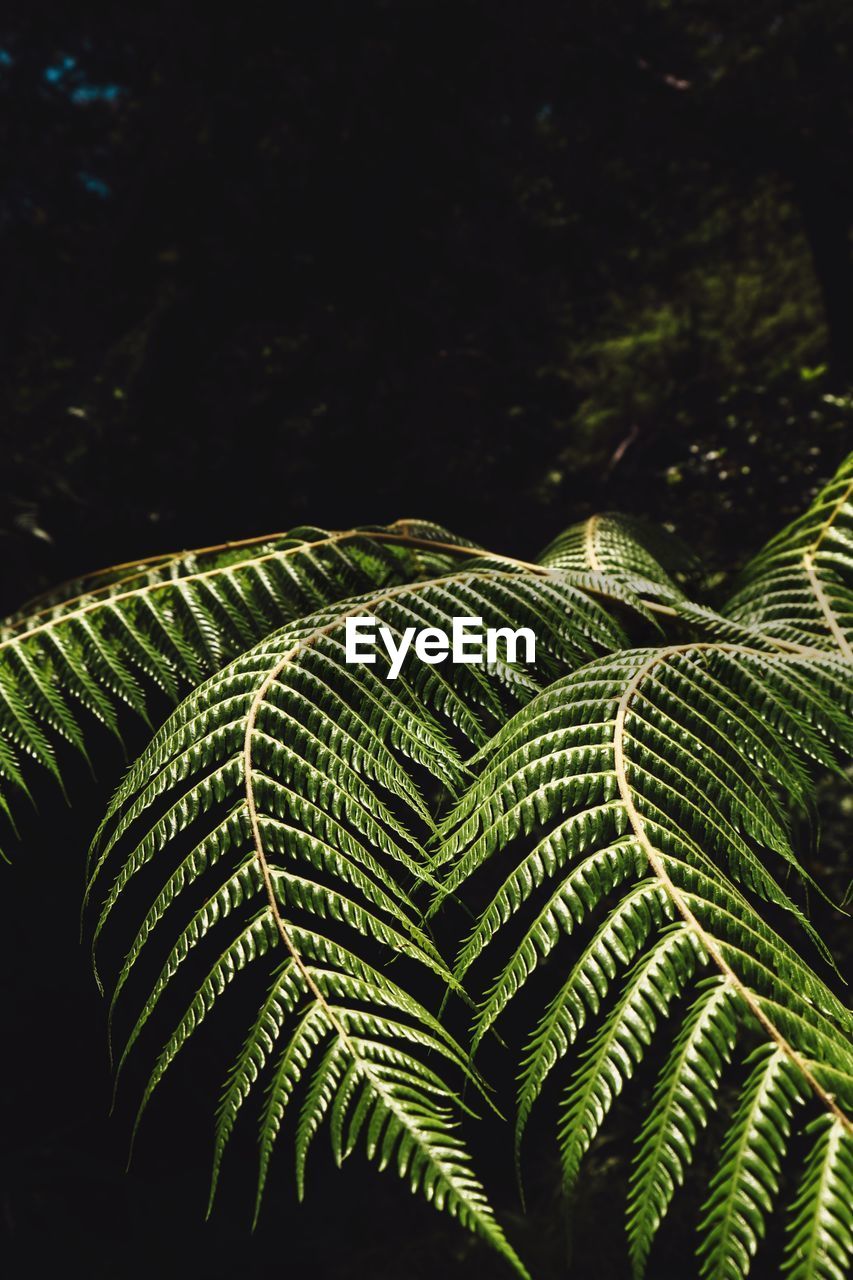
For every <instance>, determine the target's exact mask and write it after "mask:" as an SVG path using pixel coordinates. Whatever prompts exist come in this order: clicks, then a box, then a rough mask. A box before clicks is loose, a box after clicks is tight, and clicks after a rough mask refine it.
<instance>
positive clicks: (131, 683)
mask: <svg viewBox="0 0 853 1280" xmlns="http://www.w3.org/2000/svg"><path fill="white" fill-rule="evenodd" d="M454 546H455V547H457V548H458V550H456V551H454V550H453V548H454ZM469 546H470V544H467V543H464V542H462V541H460V540H458V539H456V538H454V535H452V534H449V533H447V532H446V531H444V530H441V529H439V528H438V527H437V526H433V525H428V524H423V525H421V524H418V523H417V522H413V521H406V522H403V526H402V529H401V528H399V527H398V526H395V525H392V526H390V527H389V528H388V529H385V530H383V529H375V530H364V531H358V530H356V531H353V530H350V531H347V532H345V533H332V534H329V533H326V532H325V531H323V530H321V529H309V528H305V529H297V530H294V532H293V533H291V534H287V535H283V536H281V537H278V538H277V539H275V540H264V541H261V542H257V543H252V544H247V545H239V544H237V545H228V546H225V547H222V548H217V549H211V550H206V551H203V552H189V553H187V554H185V555H181V556H178V557H169V558H160V559H157V560H155V561H154V562H153V563H150V564H142V565H130V566H123V567H121V568H119V569H116V570H106V571H104V573H103V574H102V575H100V576H98V575H93V576H92V577H90V578H89V579H86V580H84V581H82V582H78V583H75V584H71V585H70V587H69V588H68V589H67V591H66V592H65V593H60V598H58V599H55V600H53V601H50V600H48V601H47V602H45V603H43V604H42V607H41V608H40V609H39V610H38V611H37V612H34V613H33V612H31V613H28V614H20V615H18V616H17V617H16V618H13V619H10V620H7V622H6V623H5V624H3V625H2V626H1V627H0V736H2V741H3V746H2V749H0V811H3V812H5V813H6V814H7V815H8V816H9V817H10V818H12V816H13V801H14V799H15V793H18V794H24V795H26V794H28V784H29V779H30V777H31V773H32V771H33V768H32V767H33V766H35V767H36V768H38V767H40V768H41V769H43V770H46V771H47V772H48V773H49V774H51V775H52V776H53V777H54V778H55V779H56V780H57V781H59V780H60V767H59V764H58V762H57V747H58V746H59V744H60V743H62V742H64V743H66V744H70V746H71V747H72V748H74V749H76V750H77V751H79V752H81V753H82V754H83V755H84V756H87V751H88V744H89V741H90V732H89V730H90V727H91V726H92V724H93V723H97V722H100V723H101V724H102V725H105V726H106V727H107V729H108V730H110V731H111V732H112V733H114V734H115V735H116V736H120V733H121V717H120V714H119V711H120V708H121V707H122V706H124V707H127V708H130V709H131V710H132V711H133V712H135V713H136V714H137V715H139V716H142V717H143V718H145V719H148V710H149V703H150V693H151V692H152V691H153V690H158V691H159V693H160V694H161V695H165V697H166V698H167V699H168V700H169V701H171V702H173V703H174V702H177V701H178V700H179V698H180V697H181V696H182V695H183V694H184V693H186V692H187V691H188V690H189V689H190V688H192V687H193V686H194V685H196V684H198V683H199V682H200V681H201V680H202V679H204V678H205V677H206V676H208V675H211V674H212V673H213V672H214V671H217V670H218V669H219V668H220V667H221V666H223V665H224V664H225V663H226V662H228V661H229V660H230V659H232V658H233V657H235V656H236V655H237V654H238V653H240V652H241V651H243V650H244V649H246V648H248V647H249V646H250V645H252V644H253V643H256V642H257V641H258V640H259V639H261V638H262V637H263V636H265V635H267V634H269V633H270V632H272V631H274V630H276V629H277V628H278V627H280V626H282V625H283V624H284V623H286V622H287V621H288V620H290V619H292V618H294V617H298V616H300V615H303V614H306V613H310V612H312V611H313V610H315V609H317V608H319V607H321V606H322V605H324V604H326V603H329V602H332V601H335V600H339V599H341V598H342V597H344V596H350V595H353V594H355V593H357V592H360V591H368V590H372V589H379V588H382V587H384V586H387V585H390V584H393V583H403V582H407V581H412V580H416V579H418V578H420V577H422V576H423V575H424V574H425V573H430V574H433V575H434V574H436V573H437V572H441V571H444V570H446V569H447V568H448V566H450V565H452V564H453V563H454V561H458V560H459V559H460V555H464V554H465V553H466V552H467V550H468V548H469ZM441 547H446V548H450V552H449V553H448V552H445V553H444V554H443V555H442V552H441V550H440V549H439V548H441ZM77 586H80V587H82V588H83V594H75V592H76V587H77ZM69 593H70V594H69ZM81 710H82V714H81Z"/></svg>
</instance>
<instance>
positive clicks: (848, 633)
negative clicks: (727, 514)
mask: <svg viewBox="0 0 853 1280" xmlns="http://www.w3.org/2000/svg"><path fill="white" fill-rule="evenodd" d="M725 612H726V614H727V615H728V616H729V617H731V618H733V619H735V620H736V621H738V622H745V623H749V624H751V625H753V626H756V627H759V628H760V629H761V630H762V631H764V632H766V633H767V634H768V635H773V636H777V637H779V638H780V639H782V640H788V641H794V642H796V643H799V644H809V645H813V646H814V647H815V648H818V649H827V650H834V651H836V652H840V653H841V654H842V655H843V656H844V657H845V658H846V659H847V660H848V661H853V454H851V455H850V456H849V457H848V458H847V460H846V462H845V463H844V464H843V465H842V466H841V467H840V468H839V470H838V471H837V472H836V474H835V475H834V476H833V478H832V480H830V482H829V484H827V485H826V486H825V487H824V488H823V489H822V490H821V492H820V493H819V494H818V495H817V497H816V498H815V500H814V502H813V503H812V505H811V507H810V508H809V510H808V511H807V512H806V513H805V515H803V516H800V518H799V519H798V520H795V521H794V522H793V524H791V525H789V526H788V527H787V528H786V529H783V530H782V532H781V533H779V534H777V536H776V537H775V538H773V539H771V541H770V542H769V543H768V544H767V546H766V547H764V548H763V550H762V551H760V552H759V554H758V555H757V556H756V557H755V558H754V559H753V560H751V561H750V562H749V564H748V565H747V566H746V568H745V569H744V571H743V573H742V574H741V576H740V581H739V583H738V586H737V590H736V592H735V594H734V595H733V597H732V599H731V600H730V601H729V603H728V605H727V607H726V609H725Z"/></svg>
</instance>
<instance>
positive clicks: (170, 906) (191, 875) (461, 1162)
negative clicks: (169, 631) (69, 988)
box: [88, 567, 622, 1266]
mask: <svg viewBox="0 0 853 1280" xmlns="http://www.w3.org/2000/svg"><path fill="white" fill-rule="evenodd" d="M460 610H464V611H465V612H466V613H467V614H471V615H475V616H480V617H482V618H483V624H484V626H486V627H499V626H512V628H513V629H517V628H518V627H519V626H522V625H527V624H532V625H534V626H535V627H536V629H537V633H538V634H539V635H540V636H541V637H542V640H541V644H540V646H539V647H538V650H537V655H536V664H535V666H530V667H529V668H528V669H527V671H526V679H525V680H524V681H522V682H514V683H510V682H508V681H507V680H506V678H505V671H504V670H503V669H501V666H500V664H494V665H491V666H490V665H488V664H486V665H482V666H464V667H460V668H457V669H456V671H455V673H454V678H453V680H451V679H450V678H449V676H448V675H447V674H445V673H444V672H443V671H442V670H441V668H440V667H436V666H430V665H427V664H423V663H421V662H419V661H418V660H416V659H415V660H410V661H409V662H408V663H407V664H406V665H405V666H404V668H403V671H402V672H401V674H400V676H399V678H397V679H395V680H393V681H389V680H388V679H387V678H386V674H387V667H388V659H387V656H386V655H384V654H383V653H380V652H378V653H377V654H376V663H375V664H374V665H371V666H367V665H358V666H349V665H347V664H346V662H345V660H344V644H343V640H344V630H345V623H346V619H347V617H349V616H352V615H357V614H360V613H363V612H365V611H367V612H369V613H371V614H372V615H373V616H375V617H376V618H377V619H378V620H380V621H381V622H382V623H384V624H385V625H387V626H388V627H390V628H392V629H393V631H394V632H395V634H399V633H401V632H402V631H403V630H404V629H405V628H406V627H409V626H417V627H423V626H439V627H442V628H443V629H445V630H449V629H450V626H451V619H452V617H453V615H454V614H456V613H458V612H459V611H460ZM621 641H622V635H621V632H620V630H619V628H618V627H617V626H616V625H615V624H614V623H613V622H612V621H611V619H610V618H609V617H608V615H607V614H606V613H605V612H604V611H603V610H602V609H601V607H600V606H599V605H598V604H596V603H595V602H594V601H592V600H591V599H590V598H588V597H587V596H585V595H584V594H583V593H582V592H580V591H579V590H578V589H577V588H576V587H575V586H574V585H573V584H572V583H571V582H570V581H566V580H564V579H563V578H562V577H561V576H560V575H559V574H544V575H535V576H534V575H525V574H522V573H520V572H518V571H517V570H515V569H511V568H507V567H504V568H501V569H497V568H491V567H476V568H471V569H469V570H467V571H464V572H458V573H456V574H452V575H448V576H442V577H439V578H437V579H434V580H428V581H425V582H419V583H415V584H412V585H408V584H407V585H399V586H393V587H386V588H384V589H381V590H379V591H376V592H374V593H371V594H370V595H366V596H365V595H362V596H359V597H357V598H355V599H349V600H347V601H344V602H341V603H340V604H335V605H330V606H329V607H327V608H325V609H323V610H321V611H319V612H318V613H315V614H314V615H313V616H311V617H309V618H307V619H304V620H303V621H301V622H299V623H296V624H294V625H292V626H291V627H289V628H286V629H285V630H284V631H282V632H279V633H276V635H274V636H272V637H270V638H269V639H267V640H266V641H264V642H262V643H261V644H260V645H258V646H256V647H255V648H254V649H252V650H250V651H249V652H247V653H246V654H244V655H243V656H242V657H240V658H238V659H237V660H236V661H234V662H232V663H231V664H230V665H229V666H228V667H226V668H224V669H223V670H222V671H221V672H219V673H218V674H217V675H215V676H213V677H212V678H211V679H210V680H208V681H207V682H206V683H205V684H203V685H202V686H201V687H200V688H199V689H198V690H196V691H195V692H194V693H193V694H191V695H190V697H189V698H188V699H187V700H186V701H185V702H184V703H183V704H182V706H181V707H180V708H179V709H178V711H177V712H176V713H175V714H174V715H173V716H172V718H171V719H170V720H169V721H168V722H167V724H166V725H165V726H164V728H163V729H162V730H161V731H160V732H159V733H158V735H157V736H156V737H155V738H154V740H153V742H152V744H151V746H150V747H149V749H148V750H147V751H146V752H145V753H144V755H143V756H142V757H141V758H140V760H139V761H137V763H136V764H135V765H134V766H133V767H132V768H131V769H130V771H129V772H128V774H127V776H126V778H125V780H124V782H123V783H122V785H121V787H120V788H119V790H118V792H117V794H116V798H115V800H114V802H113V805H112V807H111V810H110V812H109V814H108V815H107V818H106V820H105V822H104V824H103V826H102V828H101V831H100V832H99V834H98V837H97V838H96V841H95V843H94V846H93V851H92V861H91V870H90V883H89V891H88V892H89V895H90V896H92V895H94V894H95V893H96V892H99V891H100V892H101V895H102V899H103V901H102V907H101V910H100V914H99V917H98V921H97V924H96V926H95V943H96V944H97V943H98V941H99V939H100V937H101V936H102V934H103V933H104V931H105V930H107V929H108V928H109V927H110V926H111V923H112V921H113V919H114V918H115V917H116V915H117V913H119V912H121V911H126V910H127V908H126V906H125V903H127V902H128V900H129V895H128V892H127V890H128V889H129V887H130V886H131V885H135V884H136V883H137V882H139V883H142V879H141V877H143V875H144V876H146V877H147V880H146V881H145V883H148V884H149V885H150V884H153V883H155V881H156V886H155V891H154V894H153V895H152V898H153V900H152V898H149V904H150V905H149V906H148V908H147V910H146V911H145V912H144V914H143V918H142V919H141V921H140V922H138V924H137V928H136V931H135V936H134V935H133V934H132V935H131V936H132V941H131V945H130V947H129V949H128V951H127V954H126V957H125V960H124V962H123V964H122V965H121V966H120V968H119V971H118V974H117V975H116V976H115V978H114V980H113V981H112V983H111V985H112V989H113V990H112V1002H111V1019H112V1018H113V1017H114V1016H116V1017H117V1016H119V1015H120V1013H121V1008H122V1000H121V999H120V997H121V996H122V994H123V993H125V992H126V991H127V990H128V982H129V979H130V978H131V976H132V975H135V974H136V975H139V974H140V973H141V971H142V968H143V966H144V964H145V961H146V957H147V955H148V953H149V950H151V948H150V943H151V941H152V939H155V938H156V939H159V940H160V948H161V949H163V948H164V941H165V940H166V939H168V940H169V942H168V946H166V948H165V953H166V954H165V960H164V961H162V963H161V967H160V969H159V972H156V973H155V974H154V975H153V980H152V979H149V986H148V992H147V995H145V996H144V997H143V999H142V1000H141V1002H140V1005H139V1007H138V1009H137V1012H136V1015H135V1018H134V1020H133V1023H132V1026H131V1028H130V1030H129V1032H128V1033H127V1034H126V1036H125V1038H124V1047H123V1050H122V1053H121V1056H120V1062H119V1069H121V1067H122V1065H123V1063H124V1061H125V1060H126V1058H127V1055H128V1053H129V1052H130V1051H131V1050H132V1049H133V1048H134V1046H135V1045H136V1044H137V1042H138V1041H140V1040H141V1038H142V1037H143V1036H144V1035H147V1034H148V1031H149V1028H150V1026H151V1025H152V1024H153V1022H154V1020H155V1019H156V1018H157V1017H158V1015H159V1011H160V1008H161V1006H162V1004H163V997H164V996H165V994H166V993H167V992H171V991H172V990H173V989H174V988H175V984H176V982H177V979H178V975H179V974H180V973H182V972H183V971H184V970H185V967H186V964H187V961H188V960H190V958H191V957H192V958H195V957H197V958H198V961H201V959H202V957H204V956H209V957H211V958H212V959H209V960H208V968H207V971H206V976H205V977H204V979H203V981H202V982H201V985H199V986H198V987H197V988H196V989H195V992H194V994H192V995H191V998H190V1000H189V1003H188V1005H187V1007H186V1009H185V1012H184V1014H183V1015H182V1017H181V1018H180V1020H179V1022H178V1024H177V1025H176V1026H174V1027H173V1028H172V1030H171V1032H170V1033H169V1034H168V1036H167V1038H166V1040H165V1042H164V1043H163V1046H162V1048H161V1050H160V1053H159V1056H158V1058H157V1061H156V1062H155V1065H154V1068H153V1070H152V1073H151V1076H150V1079H149V1082H148V1085H147V1087H146V1090H145V1094H144V1097H143V1100H142V1104H141V1107H140V1115H141V1114H142V1112H143V1111H144V1109H145V1107H146V1106H147V1105H148V1102H149V1099H150V1098H151V1096H152V1094H153V1092H154V1091H155V1089H156V1088H157V1087H158V1086H159V1084H160V1082H161V1081H162V1079H163V1078H164V1076H165V1074H166V1072H167V1071H168V1069H169V1067H170V1066H171V1064H172V1062H173V1061H174V1059H175V1057H176V1056H177V1054H178V1053H180V1052H181V1051H182V1050H183V1048H184V1046H185V1045H186V1044H187V1042H188V1041H189V1039H190V1037H191V1036H192V1035H193V1034H194V1033H195V1031H196V1030H197V1029H198V1028H199V1027H200V1026H201V1024H202V1023H203V1022H204V1021H205V1020H206V1018H207V1017H208V1015H209V1014H210V1013H211V1011H212V1010H213V1009H214V1008H215V1007H216V1005H217V1004H218V1001H219V998H220V996H221V994H222V992H223V991H224V990H225V989H226V987H229V986H231V985H232V984H233V983H234V982H235V981H236V980H237V979H238V978H239V977H240V976H241V975H242V974H243V973H244V972H245V971H248V970H257V968H258V966H259V965H262V966H265V967H269V965H270V963H271V962H273V963H274V964H275V967H274V969H273V972H272V973H271V974H270V975H269V976H268V979H267V990H266V995H265V997H264V1000H263V1002H262V1004H261V1006H260V1008H259V1009H258V1010H257V1011H256V1013H255V1015H254V1017H253V1018H252V1022H251V1030H250V1032H249V1034H248V1036H247V1038H246V1040H245V1042H244V1045H243V1048H242V1050H241V1052H240V1054H239V1056H238V1058H237V1061H236V1063H235V1065H234V1067H233V1068H232V1070H231V1072H230V1073H229V1076H228V1080H227V1082H226V1087H225V1092H224V1094H223V1099H222V1104H221V1107H220V1111H219V1116H218V1121H217V1135H216V1142H215V1150H214V1172H213V1187H214V1189H215V1186H216V1182H217V1179H218V1177H219V1171H220V1167H221V1162H222V1157H223V1154H224V1151H225V1148H226V1146H227V1144H228V1141H229V1139H230V1135H231V1133H232V1131H233V1127H234V1125H235V1123H236V1121H237V1118H238V1115H239V1114H240V1113H241V1111H242V1110H243V1108H244V1106H245V1104H246V1102H247V1100H248V1099H249V1097H250V1096H251V1095H252V1094H253V1093H255V1092H257V1091H259V1089H260V1088H261V1086H262V1084H263V1082H266V1083H265V1088H266V1101H265V1103H264V1106H263V1108H262V1118H261V1140H260V1173H259V1186H258V1199H259V1202H260V1197H261V1195H262V1193H263V1189H264V1185H265V1183H266V1178H267V1170H268V1166H269V1162H270V1159H271V1156H272V1152H273V1150H274V1148H275V1146H276V1144H277V1140H278V1137H279V1133H280V1130H281V1126H282V1123H283V1121H284V1119H285V1117H286V1115H287V1113H288V1111H289V1110H290V1109H291V1108H292V1107H293V1106H294V1102H295V1097H296V1095H297V1094H301V1098H302V1101H301V1104H299V1106H300V1118H299V1120H298V1122H297V1125H296V1133H295V1140H296V1159H297V1186H298V1188H299V1190H300V1192H301V1190H302V1186H303V1179H304V1166H305V1160H306V1156H307V1152H308V1150H309V1147H310V1145H311V1142H312V1141H313V1139H314V1136H315V1134H316V1132H317V1131H318V1130H319V1128H320V1127H321V1125H323V1124H324V1123H328V1126H329V1132H330V1135H331V1138H332V1144H333V1151H334V1154H335V1158H336V1159H338V1160H342V1159H344V1158H345V1157H346V1156H347V1155H348V1154H349V1153H350V1152H351V1151H352V1150H353V1149H354V1147H355V1146H356V1145H361V1146H362V1147H363V1148H365V1149H366V1150H367V1153H368V1155H369V1156H371V1157H375V1158H376V1159H377V1161H378V1162H379V1164H380V1166H381V1167H385V1166H386V1165H388V1164H392V1163H393V1164H394V1165H395V1166H396V1167H397V1168H398V1171H399V1172H400V1174H401V1176H405V1177H406V1178H407V1179H408V1181H409V1182H410V1184H411V1185H412V1187H413V1188H414V1189H419V1190H420V1191H421V1192H422V1193H423V1194H425V1195H426V1196H427V1197H428V1198H430V1199H432V1200H433V1201H434V1202H435V1203H436V1204H438V1205H439V1206H442V1205H443V1206H444V1207H446V1208H447V1209H448V1210H449V1211H450V1212H452V1213H454V1214H456V1215H457V1216H458V1217H459V1219H460V1221H461V1222H463V1224H464V1225H466V1226H468V1227H469V1228H470V1229H472V1230H474V1231H476V1232H478V1233H479V1234H480V1235H482V1236H484V1238H486V1239H488V1240H490V1241H491V1243H492V1244H493V1245H495V1247H497V1248H498V1249H499V1250H500V1251H501V1252H502V1253H504V1255H505V1256H506V1257H507V1258H509V1259H510V1261H513V1263H514V1264H515V1265H517V1266H518V1265H519V1264H517V1259H515V1256H514V1255H513V1254H512V1252H511V1250H510V1249H509V1246H508V1245H507V1244H506V1242H505V1240H504V1238H503V1236H502V1234H501V1233H500V1230H499V1228H498V1227H497V1225H496V1223H495V1222H494V1219H493V1217H492V1215H491V1210H489V1209H488V1206H487V1204H486V1202H485V1199H484V1195H483V1192H482V1190H481V1189H480V1186H479V1183H478V1182H477V1181H476V1179H475V1178H474V1176H473V1174H472V1172H471V1170H470V1166H469V1163H468V1157H467V1155H466V1154H465V1152H464V1148H463V1146H462V1144H461V1141H460V1138H459V1136H458V1134H457V1133H456V1126H457V1123H458V1118H459V1113H460V1109H462V1110H464V1108H462V1104H461V1102H460V1100H459V1097H458V1092H457V1091H455V1090H454V1089H453V1088H451V1087H450V1086H449V1085H447V1084H445V1083H444V1082H443V1079H442V1077H441V1075H440V1074H439V1072H440V1071H442V1070H443V1067H446V1068H447V1069H452V1070H454V1071H456V1072H457V1074H460V1073H461V1076H462V1079H463V1080H464V1079H469V1080H471V1081H473V1082H474V1083H475V1084H478V1078H477V1077H476V1075H475V1074H474V1073H473V1071H472V1068H471V1067H470V1066H469V1064H468V1062H467V1058H466V1056H465V1055H464V1054H463V1053H462V1051H461V1050H460V1049H459V1048H458V1047H457V1046H456V1044H455V1042H454V1041H453V1040H452V1039H451V1038H450V1037H449V1035H448V1033H447V1032H446V1031H445V1030H444V1028H443V1027H442V1025H441V1023H440V1022H439V1021H438V1020H436V1019H435V1018H434V1017H433V1016H432V1015H431V1014H429V1013H428V1012H427V1010H426V1008H425V1007H424V1006H423V1004H422V1003H421V1002H420V1001H419V1000H418V999H416V998H415V996H414V995H411V994H409V993H408V991H407V990H406V988H405V986H404V985H402V984H401V983H394V982H391V981H390V979H389V978H388V977H387V976H386V974H385V973H384V971H383V964H384V963H387V962H389V961H390V960H391V959H393V960H394V962H395V963H396V964H397V965H400V966H401V967H405V966H406V965H410V966H412V968H413V971H415V972H417V973H420V974H422V975H424V976H423V977H421V978H419V979H418V981H420V982H423V981H424V979H425V978H427V979H428V978H429V977H430V975H434V976H435V977H436V978H437V980H438V982H437V991H436V994H437V995H438V994H439V992H440V991H441V989H442V988H444V987H445V986H446V985H447V984H450V986H451V988H453V987H455V986H456V985H457V984H455V982H454V979H453V978H452V975H450V974H449V973H448V971H447V970H446V968H445V966H444V965H443V963H442V961H441V959H440V957H439V955H438V953H437V952H436V949H435V946H434V944H433V943H432V941H431V939H430V938H429V936H428V934H427V933H426V932H425V930H424V928H423V926H422V924H421V922H420V920H419V914H418V911H417V910H416V908H415V905H414V902H413V899H412V897H411V891H412V889H413V888H415V889H416V888H417V887H418V886H419V885H421V886H423V885H434V883H435V882H434V880H433V877H432V873H431V872H430V870H429V867H428V859H427V856H426V853H425V851H424V849H423V846H422V840H423V838H425V837H429V836H430V835H431V834H432V833H433V831H434V824H433V820H432V816H431V808H430V805H429V803H428V802H427V800H426V799H425V797H424V793H423V791H422V786H421V781H420V780H421V779H422V780H427V781H428V780H430V779H432V780H437V781H438V782H439V783H440V784H441V785H443V787H444V788H445V789H447V790H450V791H456V790H458V789H459V787H460V785H461V782H462V779H463V777H464V776H465V773H466V766H465V764H464V762H463V758H462V755H461V754H460V751H459V745H460V744H462V743H467V746H468V749H471V748H473V747H476V746H479V745H480V744H481V743H483V742H485V741H486V740H487V737H488V734H489V733H490V732H491V731H492V730H493V729H494V728H495V727H497V725H498V724H500V723H502V722H503V721H504V720H505V719H506V717H507V715H508V714H509V713H510V712H511V711H512V710H513V709H514V708H517V707H518V706H519V704H523V703H524V702H526V701H528V700H529V699H530V697H531V694H532V691H535V689H536V688H537V687H538V682H539V681H540V680H541V679H542V678H543V677H545V678H547V677H548V676H549V675H550V676H553V675H555V674H558V673H559V672H560V671H563V672H565V671H566V670H570V669H572V668H573V667H576V666H578V665H580V664H581V663H583V662H585V661H586V660H587V659H588V658H589V656H590V654H594V653H596V652H599V653H600V652H601V650H602V649H603V648H612V647H613V646H614V645H618V644H619V643H621ZM110 875H111V876H112V883H111V884H110V885H109V886H108V887H106V888H105V889H102V888H101V886H103V885H104V883H105V880H106V878H107V877H108V876H110ZM282 953H283V957H282ZM161 954H162V950H161ZM427 1058H429V1061H427ZM359 1138H361V1142H360V1144H359V1143H358V1140H359Z"/></svg>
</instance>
